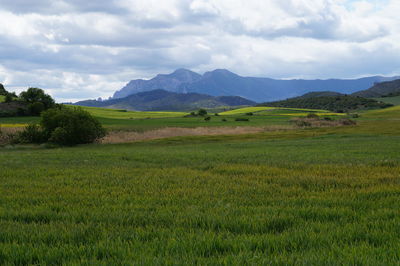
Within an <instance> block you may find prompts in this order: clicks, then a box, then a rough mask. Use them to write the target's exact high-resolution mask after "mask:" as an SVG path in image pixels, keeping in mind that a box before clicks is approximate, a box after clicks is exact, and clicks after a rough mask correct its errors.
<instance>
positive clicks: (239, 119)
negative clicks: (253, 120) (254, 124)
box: [235, 118, 249, 122]
mask: <svg viewBox="0 0 400 266" xmlns="http://www.w3.org/2000/svg"><path fill="white" fill-rule="evenodd" d="M235 121H242V122H247V121H249V119H248V118H235Z"/></svg>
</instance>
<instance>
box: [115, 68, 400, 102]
mask: <svg viewBox="0 0 400 266" xmlns="http://www.w3.org/2000/svg"><path fill="white" fill-rule="evenodd" d="M397 78H400V77H382V76H371V77H365V78H359V79H326V80H321V79H316V80H305V79H291V80H281V79H271V78H262V77H242V76H239V75H237V74H235V73H232V72H230V71H228V70H226V69H216V70H213V71H209V72H206V73H204V74H203V75H200V74H198V73H196V72H193V71H191V70H188V69H178V70H176V71H174V72H173V73H171V74H159V75H157V76H155V77H154V78H152V79H149V80H143V79H136V80H132V81H130V82H129V83H128V84H127V85H126V86H125V87H123V88H122V89H121V90H119V91H116V92H115V93H114V95H113V99H117V98H124V97H127V96H129V95H132V94H135V93H138V92H145V91H152V90H157V89H162V90H166V91H170V92H176V93H200V94H208V95H212V96H224V95H237V96H241V97H244V98H247V99H250V100H252V101H256V102H268V101H274V100H281V99H287V98H292V97H296V96H300V95H303V94H305V93H308V92H311V91H314V92H315V91H317V92H318V91H334V92H338V93H342V94H352V93H354V92H357V91H361V90H367V89H368V88H370V87H371V86H373V85H374V84H376V83H379V82H384V81H392V80H395V79H397Z"/></svg>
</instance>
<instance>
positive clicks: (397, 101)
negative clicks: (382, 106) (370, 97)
mask: <svg viewBox="0 0 400 266" xmlns="http://www.w3.org/2000/svg"><path fill="white" fill-rule="evenodd" d="M374 99H375V100H377V101H381V102H384V103H390V104H393V105H400V96H396V97H382V98H374Z"/></svg>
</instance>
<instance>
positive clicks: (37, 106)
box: [28, 102, 45, 115]
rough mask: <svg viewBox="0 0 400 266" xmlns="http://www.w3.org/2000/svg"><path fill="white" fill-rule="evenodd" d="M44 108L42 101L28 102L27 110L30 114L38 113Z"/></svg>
mask: <svg viewBox="0 0 400 266" xmlns="http://www.w3.org/2000/svg"><path fill="white" fill-rule="evenodd" d="M44 109H45V107H44V104H43V103H42V102H34V103H31V104H29V106H28V110H29V113H30V114H31V115H40V113H41V112H43V111H44Z"/></svg>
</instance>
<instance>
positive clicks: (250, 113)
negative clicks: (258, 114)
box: [246, 112, 254, 115]
mask: <svg viewBox="0 0 400 266" xmlns="http://www.w3.org/2000/svg"><path fill="white" fill-rule="evenodd" d="M246 115H254V114H253V113H252V112H249V113H246Z"/></svg>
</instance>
